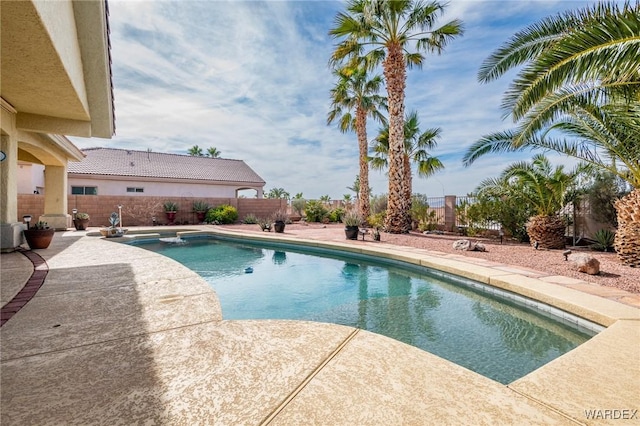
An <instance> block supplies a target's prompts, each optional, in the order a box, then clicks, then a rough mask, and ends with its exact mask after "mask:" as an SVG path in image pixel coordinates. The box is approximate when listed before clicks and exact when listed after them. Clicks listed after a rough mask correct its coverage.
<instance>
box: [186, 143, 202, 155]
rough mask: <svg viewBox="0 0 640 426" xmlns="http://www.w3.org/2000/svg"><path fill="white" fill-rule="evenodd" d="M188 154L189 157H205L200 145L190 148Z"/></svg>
mask: <svg viewBox="0 0 640 426" xmlns="http://www.w3.org/2000/svg"><path fill="white" fill-rule="evenodd" d="M188 153H189V155H192V156H194V157H202V156H203V155H204V154H202V148H200V147H199V146H198V145H194V146H192V147H191V148H189V151H188Z"/></svg>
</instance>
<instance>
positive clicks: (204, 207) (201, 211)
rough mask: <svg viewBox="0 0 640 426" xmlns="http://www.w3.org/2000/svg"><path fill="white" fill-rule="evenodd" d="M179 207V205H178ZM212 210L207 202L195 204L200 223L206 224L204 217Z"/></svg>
mask: <svg viewBox="0 0 640 426" xmlns="http://www.w3.org/2000/svg"><path fill="white" fill-rule="evenodd" d="M176 207H177V205H176ZM210 208H211V206H209V204H207V202H206V201H202V200H196V201H194V202H193V211H194V212H195V214H196V217H197V218H198V223H202V222H204V217H205V215H206V214H207V211H208V210H209V209H210Z"/></svg>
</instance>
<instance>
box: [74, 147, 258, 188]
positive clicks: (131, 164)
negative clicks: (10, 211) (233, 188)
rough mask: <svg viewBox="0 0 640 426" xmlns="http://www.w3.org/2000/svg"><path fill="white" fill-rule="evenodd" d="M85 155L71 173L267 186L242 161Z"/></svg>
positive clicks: (108, 151)
mask: <svg viewBox="0 0 640 426" xmlns="http://www.w3.org/2000/svg"><path fill="white" fill-rule="evenodd" d="M82 152H83V153H84V154H85V155H86V157H85V158H84V159H83V160H82V161H79V162H70V163H68V171H69V173H77V174H90V175H109V176H135V177H145V178H165V179H189V180H204V181H216V182H245V183H250V184H254V185H264V184H265V181H264V179H262V178H261V177H260V176H259V175H258V174H257V173H256V172H254V171H253V169H251V167H249V166H248V165H247V164H246V163H245V162H244V161H242V160H229V159H226V158H210V157H194V156H191V155H180V154H163V153H159V152H153V151H134V150H127V149H115V148H89V149H83V150H82Z"/></svg>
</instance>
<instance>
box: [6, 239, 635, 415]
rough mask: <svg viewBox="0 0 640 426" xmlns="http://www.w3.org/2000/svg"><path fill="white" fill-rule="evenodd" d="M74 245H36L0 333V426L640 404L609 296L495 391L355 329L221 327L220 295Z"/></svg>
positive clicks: (126, 255) (166, 267) (625, 309)
mask: <svg viewBox="0 0 640 426" xmlns="http://www.w3.org/2000/svg"><path fill="white" fill-rule="evenodd" d="M182 228H184V227H182ZM192 228H193V229H206V230H211V229H212V227H192ZM152 230H153V229H152ZM164 230H167V229H166V228H163V231H164ZM81 235H84V233H78V232H67V233H56V236H55V239H54V242H53V244H52V246H51V247H50V248H49V249H46V250H38V254H40V255H41V256H42V257H43V258H44V259H45V260H46V262H47V265H48V268H49V273H48V275H47V277H46V279H45V282H44V285H43V286H42V288H41V289H40V290H39V291H38V293H37V294H36V295H35V297H34V298H33V299H32V300H31V301H29V302H28V303H27V304H26V306H25V307H24V308H22V309H21V310H20V311H19V312H18V313H17V314H16V315H15V316H14V317H12V318H11V319H10V320H9V321H8V322H7V323H6V324H5V325H4V326H3V327H2V329H0V338H1V339H2V349H1V358H2V364H1V369H2V377H1V386H0V392H1V406H2V410H1V417H0V423H2V425H3V426H4V425H13V424H15V425H18V424H66V423H77V424H86V423H104V424H114V423H115V424H117V423H126V424H129V423H141V422H143V421H148V422H152V423H165V424H173V423H183V424H194V423H199V424H209V423H215V424H229V425H236V424H292V425H293V424H331V425H336V424H385V425H387V424H440V423H458V424H576V423H593V424H599V423H602V422H604V423H614V422H615V420H614V419H598V420H596V421H591V420H590V419H588V418H587V414H586V413H585V410H590V409H596V410H598V409H599V410H613V409H617V410H637V409H638V408H640V407H639V406H640V401H639V398H640V397H639V395H640V362H638V360H640V314H639V312H640V310H638V309H634V308H632V307H629V306H625V305H621V304H619V303H615V302H612V301H610V300H605V299H600V298H596V297H595V296H590V295H583V296H581V297H579V298H578V299H579V300H577V301H576V302H575V303H576V304H578V305H579V304H581V303H583V304H586V305H587V306H596V305H598V303H599V302H598V300H602V301H603V303H604V302H606V303H604V305H603V307H602V312H604V313H605V314H606V315H605V314H603V313H602V312H600V313H599V314H598V315H604V316H608V317H615V318H613V324H612V325H611V326H610V327H609V328H608V329H607V330H605V331H604V332H602V333H600V334H599V335H598V336H596V337H594V338H593V339H591V340H590V341H589V342H587V343H586V344H584V345H582V346H580V347H579V348H577V349H576V350H574V351H572V352H570V353H568V354H566V355H564V356H562V357H560V358H558V359H556V360H554V361H552V362H551V363H549V364H547V365H546V366H544V367H542V368H540V369H539V370H537V371H535V372H533V373H531V374H530V375H528V376H525V377H524V378H522V379H520V380H518V381H516V382H514V383H512V384H511V385H509V386H504V385H501V384H499V383H496V382H494V381H491V380H489V379H487V378H485V377H482V376H480V375H477V374H475V373H473V372H470V371H468V370H466V369H464V368H462V367H459V366H457V365H455V364H451V363H449V362H448V361H445V360H443V359H441V358H438V357H436V356H434V355H431V354H429V353H426V352H423V351H421V350H419V349H416V348H414V347H411V346H408V345H405V344H403V343H400V342H397V341H393V340H391V339H388V338H386V337H383V336H379V335H375V334H373V333H369V332H366V331H362V330H358V329H354V328H350V327H345V326H339V325H333V324H321V323H312V322H301V321H223V320H222V313H221V310H220V305H219V302H218V299H217V297H216V295H215V293H213V292H212V291H211V290H210V288H209V286H208V285H207V284H206V283H205V282H204V281H203V280H202V279H201V278H200V277H199V276H197V275H196V274H195V273H194V272H192V271H190V270H187V269H186V268H184V267H182V266H181V265H179V264H177V263H176V262H174V261H172V260H170V259H167V258H164V257H163V256H160V255H157V254H155V253H151V252H148V251H146V250H141V249H139V248H136V247H133V246H128V245H123V244H117V243H114V242H112V241H109V240H105V239H102V238H97V237H85V236H81ZM325 236H326V235H325ZM289 237H291V235H289ZM300 237H301V236H294V237H293V238H300ZM269 238H274V236H273V234H272V235H271V236H269ZM304 238H314V237H313V236H310V237H304ZM333 244H337V245H340V246H344V242H343V241H341V242H338V241H337V240H336V241H334V242H333ZM380 248H381V249H382V250H383V251H388V252H389V253H392V255H393V256H398V255H399V253H400V252H395V254H394V252H393V251H392V249H393V248H392V247H386V246H382V245H381V246H380ZM402 253H410V254H411V255H412V256H414V255H415V256H418V257H425V258H426V257H427V256H426V255H425V254H424V253H423V252H421V251H416V253H417V254H416V253H412V251H411V250H406V248H403V250H402ZM20 256H22V257H24V256H23V255H22V254H19V253H10V254H2V258H1V260H2V262H1V264H0V266H1V271H2V285H3V287H4V286H5V285H6V286H8V287H7V288H8V289H9V290H7V291H5V290H4V289H3V293H2V302H3V304H4V303H6V302H7V300H8V299H9V298H10V297H9V296H7V295H6V293H7V292H9V293H10V292H15V289H19V288H20V285H19V284H16V283H15V281H16V280H17V281H20V280H24V279H25V278H24V277H25V276H27V275H28V274H25V273H24V269H25V268H26V267H27V264H26V263H25V262H24V259H21V258H20ZM430 261H431V260H430ZM444 263H446V262H444ZM447 265H449V266H450V265H451V263H447ZM502 274H503V275H504V274H505V272H504V271H503V272H502ZM509 274H510V275H509V276H504V277H502V278H501V279H503V280H505V281H508V280H509V277H510V276H512V275H513V274H512V272H509ZM7 279H9V280H10V281H11V282H10V283H7V282H6V281H7ZM522 280H523V281H525V282H529V281H527V280H533V278H527V277H523V278H522ZM536 285H538V286H540V287H541V288H542V287H544V288H547V287H549V286H550V287H549V289H550V290H549V291H551V290H553V288H555V287H558V288H559V290H558V292H559V293H561V294H560V296H558V297H565V296H567V294H566V293H565V292H566V291H571V292H576V290H572V289H566V288H564V287H559V286H555V287H553V286H554V284H549V283H544V282H537V284H536ZM576 294H577V292H576V293H570V294H569V295H570V296H571V297H574V296H575V295H576ZM594 304H595V305H594ZM628 413H631V411H629V412H625V414H628ZM596 415H597V413H596ZM602 415H604V414H602ZM636 416H638V415H636ZM638 421H639V420H638V419H637V417H636V419H635V422H638Z"/></svg>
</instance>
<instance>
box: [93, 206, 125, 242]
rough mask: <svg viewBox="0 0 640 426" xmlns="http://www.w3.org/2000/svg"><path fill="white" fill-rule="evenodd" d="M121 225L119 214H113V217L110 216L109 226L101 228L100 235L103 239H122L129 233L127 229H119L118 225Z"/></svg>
mask: <svg viewBox="0 0 640 426" xmlns="http://www.w3.org/2000/svg"><path fill="white" fill-rule="evenodd" d="M119 223H120V218H119V217H118V213H116V212H113V213H111V216H109V226H107V227H104V228H100V234H102V236H103V237H107V238H114V237H121V236H123V235H124V234H126V233H127V231H128V229H125V228H117V227H116V225H118V224H119Z"/></svg>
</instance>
